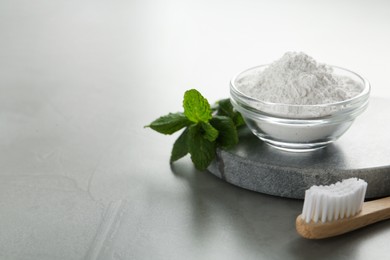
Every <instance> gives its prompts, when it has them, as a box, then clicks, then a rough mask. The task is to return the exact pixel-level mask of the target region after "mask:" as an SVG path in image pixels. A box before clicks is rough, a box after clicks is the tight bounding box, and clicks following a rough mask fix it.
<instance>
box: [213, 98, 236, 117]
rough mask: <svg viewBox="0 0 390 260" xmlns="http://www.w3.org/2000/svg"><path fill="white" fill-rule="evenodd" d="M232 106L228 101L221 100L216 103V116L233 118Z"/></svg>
mask: <svg viewBox="0 0 390 260" xmlns="http://www.w3.org/2000/svg"><path fill="white" fill-rule="evenodd" d="M234 113H235V112H234V110H233V105H232V103H230V99H229V98H227V99H221V100H219V101H218V110H217V115H219V116H228V117H230V118H233V116H234Z"/></svg>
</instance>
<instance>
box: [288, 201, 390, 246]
mask: <svg viewBox="0 0 390 260" xmlns="http://www.w3.org/2000/svg"><path fill="white" fill-rule="evenodd" d="M388 218H390V197H387V198H383V199H378V200H373V201H369V202H365V203H364V204H363V208H362V210H361V212H360V213H359V214H357V215H355V216H353V217H350V218H345V219H341V220H335V221H331V222H325V223H322V222H317V223H314V222H313V221H312V222H310V223H306V222H305V221H304V220H303V219H302V217H301V215H299V216H298V217H297V219H296V222H295V224H296V229H297V232H298V233H299V234H300V235H301V236H303V237H305V238H309V239H321V238H328V237H333V236H338V235H341V234H344V233H347V232H350V231H353V230H356V229H359V228H362V227H365V226H368V225H370V224H373V223H376V222H379V221H382V220H385V219H388Z"/></svg>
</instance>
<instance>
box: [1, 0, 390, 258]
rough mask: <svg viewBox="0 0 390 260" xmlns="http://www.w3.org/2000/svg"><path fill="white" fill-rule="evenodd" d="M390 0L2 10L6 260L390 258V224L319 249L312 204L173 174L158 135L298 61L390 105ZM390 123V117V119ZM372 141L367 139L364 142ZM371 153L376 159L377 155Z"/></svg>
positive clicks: (187, 167) (68, 4) (69, 1)
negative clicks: (306, 219) (340, 76)
mask: <svg viewBox="0 0 390 260" xmlns="http://www.w3.org/2000/svg"><path fill="white" fill-rule="evenodd" d="M389 8H390V3H389V2H386V1H307V0H306V1H303V0H302V1H202V0H201V1H174V0H172V1H105V0H97V1H92V0H77V1H76V0H66V1H65V0H63V1H61V0H58V1H49V0H37V1H27V0H2V1H0V259H41V260H42V259H238V258H239V259H314V258H315V259H368V258H369V259H386V258H388V250H387V244H388V240H389V239H390V226H389V224H388V223H387V222H383V223H379V224H377V225H374V226H371V227H368V228H366V229H364V230H360V231H356V232H354V233H352V234H348V235H345V236H342V237H339V238H334V239H328V240H323V241H307V240H304V239H302V238H300V237H299V236H298V235H297V234H296V232H295V227H294V222H295V218H296V216H297V215H298V214H299V213H300V211H301V207H302V201H299V200H291V199H283V198H278V197H272V196H268V195H263V194H259V193H255V192H250V191H247V190H244V189H241V188H237V187H235V186H232V185H230V184H228V183H225V182H223V181H221V180H219V179H218V178H216V177H214V176H213V175H212V174H210V173H208V172H198V171H196V170H194V168H193V166H192V164H191V162H190V160H189V158H184V159H182V160H180V161H179V162H177V163H176V164H174V165H173V166H172V168H171V167H170V165H169V164H168V159H169V155H170V149H171V146H172V143H173V141H174V140H175V138H176V135H175V136H163V135H159V134H157V133H155V132H153V131H151V130H150V129H144V128H143V126H144V125H146V124H148V123H149V122H150V121H152V120H153V119H155V118H156V117H158V116H160V115H162V114H166V113H168V112H175V111H179V110H181V99H182V95H183V93H184V91H185V90H187V89H189V88H197V89H198V90H200V92H201V93H203V94H204V95H205V96H206V97H207V98H208V99H209V100H210V101H215V100H217V99H219V98H224V97H227V96H228V93H229V92H228V81H229V79H230V78H231V77H232V76H233V75H234V74H235V73H237V72H238V71H241V70H243V69H245V68H248V67H251V66H254V65H258V64H264V63H270V62H272V61H273V60H275V59H277V58H279V57H280V56H281V55H283V53H284V52H286V51H289V50H296V51H304V52H306V53H308V54H309V55H312V56H313V57H314V58H315V59H317V60H319V61H322V62H326V63H328V64H333V65H338V66H342V67H345V68H349V69H351V70H353V71H356V72H358V73H361V74H362V75H363V76H365V77H366V78H368V79H369V80H370V82H371V84H372V87H373V91H372V95H373V96H377V97H383V98H390V92H389V83H390V80H389V77H388V68H389V65H388V60H389V58H390V53H389V51H388V46H390V37H389V26H390V16H389V15H388V10H390V9H389ZM383 113H388V111H383ZM357 141H358V140H357ZM367 156H370V155H369V154H368V155H367Z"/></svg>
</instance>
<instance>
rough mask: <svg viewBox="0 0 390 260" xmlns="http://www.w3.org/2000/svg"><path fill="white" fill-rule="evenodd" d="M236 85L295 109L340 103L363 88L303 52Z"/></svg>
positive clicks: (259, 97)
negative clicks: (301, 106) (295, 107)
mask: <svg viewBox="0 0 390 260" xmlns="http://www.w3.org/2000/svg"><path fill="white" fill-rule="evenodd" d="M236 85H237V88H238V89H239V90H240V91H242V92H243V93H244V94H246V95H248V96H250V97H253V98H256V99H258V100H262V101H266V102H272V103H283V104H294V105H314V104H327V103H334V102H339V101H343V100H347V99H350V98H352V97H354V96H356V95H357V94H359V93H360V92H361V91H362V88H363V86H362V85H361V84H359V83H357V82H356V81H354V80H352V79H350V78H347V77H345V76H340V75H336V74H335V73H333V69H332V67H330V66H328V65H325V64H321V63H317V62H316V61H315V60H314V59H313V58H312V57H310V56H308V55H307V54H305V53H302V52H287V53H286V54H284V55H283V57H282V58H280V59H279V60H277V61H275V62H273V63H272V64H270V65H269V66H268V67H267V68H266V69H264V70H254V71H250V72H248V73H246V74H244V75H243V76H242V77H240V78H239V79H238V80H237V81H236Z"/></svg>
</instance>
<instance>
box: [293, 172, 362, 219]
mask: <svg viewBox="0 0 390 260" xmlns="http://www.w3.org/2000/svg"><path fill="white" fill-rule="evenodd" d="M366 190H367V182H365V181H364V180H362V179H357V178H350V179H346V180H343V181H341V182H337V183H335V184H331V185H328V186H322V185H321V186H312V187H311V188H310V189H308V190H306V192H305V201H304V204H303V210H302V214H301V217H302V219H303V220H304V221H305V222H306V223H309V222H311V221H313V222H315V223H317V222H318V221H321V222H323V223H325V222H330V221H333V220H338V219H343V218H348V217H352V216H354V215H356V214H358V213H359V212H360V211H361V209H362V205H363V202H364V197H365V194H366Z"/></svg>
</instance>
